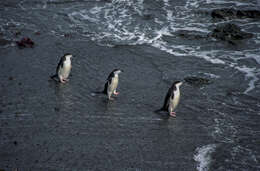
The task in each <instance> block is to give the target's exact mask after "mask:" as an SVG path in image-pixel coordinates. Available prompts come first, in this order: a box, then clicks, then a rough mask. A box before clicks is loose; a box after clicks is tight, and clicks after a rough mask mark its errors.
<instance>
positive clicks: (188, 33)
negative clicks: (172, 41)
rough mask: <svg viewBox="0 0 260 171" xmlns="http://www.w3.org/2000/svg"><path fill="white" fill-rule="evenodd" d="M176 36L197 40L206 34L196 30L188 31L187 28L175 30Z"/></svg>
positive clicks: (203, 37) (205, 36)
mask: <svg viewBox="0 0 260 171" xmlns="http://www.w3.org/2000/svg"><path fill="white" fill-rule="evenodd" d="M176 34H177V36H179V37H181V38H184V39H189V40H197V39H205V38H207V35H203V34H202V33H201V32H198V31H189V30H179V31H177V32H176Z"/></svg>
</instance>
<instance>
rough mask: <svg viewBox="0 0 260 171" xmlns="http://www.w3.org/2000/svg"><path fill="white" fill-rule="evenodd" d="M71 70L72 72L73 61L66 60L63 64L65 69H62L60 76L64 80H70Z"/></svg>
mask: <svg viewBox="0 0 260 171" xmlns="http://www.w3.org/2000/svg"><path fill="white" fill-rule="evenodd" d="M70 70H71V61H69V60H66V61H65V62H64V64H63V67H61V68H60V72H59V74H60V75H61V76H62V77H63V78H64V79H66V78H68V77H69V75H70Z"/></svg>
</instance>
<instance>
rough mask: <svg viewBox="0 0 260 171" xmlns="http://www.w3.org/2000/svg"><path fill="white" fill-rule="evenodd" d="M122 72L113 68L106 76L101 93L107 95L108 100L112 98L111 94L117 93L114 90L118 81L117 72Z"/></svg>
mask: <svg viewBox="0 0 260 171" xmlns="http://www.w3.org/2000/svg"><path fill="white" fill-rule="evenodd" d="M121 72H123V71H122V70H120V69H114V70H113V71H112V72H111V73H110V74H109V76H108V78H107V82H106V84H105V87H104V90H103V93H104V94H106V95H107V97H108V99H109V100H113V98H112V97H111V96H112V94H115V95H118V94H119V92H117V91H116V89H117V86H118V81H119V76H118V75H119V73H121Z"/></svg>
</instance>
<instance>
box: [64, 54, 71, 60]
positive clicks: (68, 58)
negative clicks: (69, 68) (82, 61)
mask: <svg viewBox="0 0 260 171" xmlns="http://www.w3.org/2000/svg"><path fill="white" fill-rule="evenodd" d="M64 57H65V59H66V60H71V58H72V54H70V53H66V54H64Z"/></svg>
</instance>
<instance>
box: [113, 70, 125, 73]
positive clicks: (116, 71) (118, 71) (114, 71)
mask: <svg viewBox="0 0 260 171" xmlns="http://www.w3.org/2000/svg"><path fill="white" fill-rule="evenodd" d="M121 72H123V70H120V69H114V70H113V73H114V74H119V73H121Z"/></svg>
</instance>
